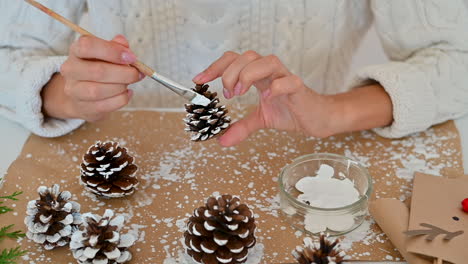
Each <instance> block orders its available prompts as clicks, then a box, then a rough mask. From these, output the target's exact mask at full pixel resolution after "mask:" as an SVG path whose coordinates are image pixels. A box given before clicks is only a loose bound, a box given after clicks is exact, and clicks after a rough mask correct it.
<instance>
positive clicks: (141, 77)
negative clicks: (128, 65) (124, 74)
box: [138, 72, 145, 80]
mask: <svg viewBox="0 0 468 264" xmlns="http://www.w3.org/2000/svg"><path fill="white" fill-rule="evenodd" d="M138 75H139V76H138V78H140V80H143V78H145V75H144V74H143V73H141V72H139V73H138Z"/></svg>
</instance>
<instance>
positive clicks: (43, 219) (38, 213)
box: [24, 184, 81, 250]
mask: <svg viewBox="0 0 468 264" xmlns="http://www.w3.org/2000/svg"><path fill="white" fill-rule="evenodd" d="M37 191H38V193H39V199H38V200H31V201H29V203H28V205H27V209H26V214H27V216H26V218H25V219H24V223H25V224H26V226H27V227H28V231H27V232H26V236H27V237H28V238H29V239H31V240H33V241H34V242H36V243H39V244H42V245H43V246H44V248H45V249H47V250H51V249H54V248H55V247H61V246H65V245H67V244H68V242H69V241H70V237H71V235H72V233H73V231H74V230H76V229H77V226H78V225H79V224H81V215H80V205H79V204H78V203H77V202H74V201H70V198H71V193H70V192H68V191H64V192H60V186H59V185H58V184H54V185H53V186H52V187H50V188H48V187H46V186H41V187H39V188H38V190H37Z"/></svg>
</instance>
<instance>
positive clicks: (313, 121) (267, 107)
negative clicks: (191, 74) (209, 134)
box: [193, 51, 339, 146]
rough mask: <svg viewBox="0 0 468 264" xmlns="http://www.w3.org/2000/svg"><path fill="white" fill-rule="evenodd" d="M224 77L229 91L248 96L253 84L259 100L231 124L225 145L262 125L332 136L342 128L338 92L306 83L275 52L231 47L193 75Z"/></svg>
mask: <svg viewBox="0 0 468 264" xmlns="http://www.w3.org/2000/svg"><path fill="white" fill-rule="evenodd" d="M218 77H221V78H222V82H223V86H224V90H223V93H224V96H225V97H226V98H227V99H230V98H232V97H233V96H242V95H243V94H245V93H246V92H247V91H248V90H249V89H250V87H251V86H252V85H253V86H255V87H256V88H257V90H258V92H259V103H258V106H257V107H256V108H255V110H254V111H253V112H252V113H250V114H249V115H248V116H247V117H246V118H244V119H242V120H239V121H237V122H235V123H234V124H232V125H231V127H230V128H229V129H228V130H227V131H226V133H225V134H224V135H222V136H221V137H220V138H219V142H220V144H221V145H223V146H232V145H236V144H238V143H240V142H241V141H243V140H244V139H246V138H247V137H248V136H249V135H250V134H251V133H253V132H255V131H257V130H259V129H262V128H274V129H278V130H288V131H296V132H302V133H305V134H307V135H310V136H315V137H326V136H330V135H332V134H334V133H335V132H336V129H337V125H338V122H337V119H338V118H337V116H339V115H337V114H336V113H337V108H336V106H335V104H334V102H333V98H332V97H329V96H324V95H320V94H318V93H316V92H314V91H313V90H312V89H309V88H308V87H306V86H305V85H304V83H303V81H302V80H301V78H300V77H298V76H296V75H294V74H292V73H291V72H290V71H289V70H288V69H287V68H286V67H285V66H284V65H283V63H282V62H281V61H280V60H279V59H278V57H276V56H274V55H269V56H261V55H259V54H258V53H256V52H254V51H247V52H245V53H243V54H237V53H235V52H230V51H229V52H226V53H224V54H223V56H221V57H220V58H219V59H218V60H216V61H215V62H214V63H213V64H211V65H210V66H209V67H208V68H207V69H206V70H204V71H203V72H202V73H200V74H198V75H197V76H196V77H195V78H194V79H193V81H194V82H195V83H198V84H201V83H206V82H210V81H212V80H214V79H216V78H218Z"/></svg>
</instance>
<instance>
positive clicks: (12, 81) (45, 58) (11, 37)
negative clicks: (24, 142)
mask: <svg viewBox="0 0 468 264" xmlns="http://www.w3.org/2000/svg"><path fill="white" fill-rule="evenodd" d="M41 2H42V3H43V4H44V5H46V6H48V7H50V8H52V9H53V10H55V11H57V12H59V13H61V14H62V15H64V16H65V17H67V18H69V19H71V20H73V21H74V22H77V21H78V20H79V18H80V17H81V15H82V13H83V10H84V5H85V1H84V0H71V1H55V0H46V1H41ZM0 10H2V14H3V15H2V16H1V17H0V32H2V37H1V38H0V61H1V62H2V63H1V65H0V82H1V83H2V85H1V86H0V94H1V96H0V115H3V116H5V117H6V118H8V119H11V120H13V121H16V122H18V123H20V124H22V125H23V126H25V127H26V128H27V129H29V130H30V131H31V132H32V133H34V134H37V135H39V136H44V137H56V136H61V135H64V134H66V133H68V132H70V131H72V130H73V129H76V128H77V127H79V126H80V125H81V124H82V123H83V121H82V120H75V119H70V120H62V119H55V118H49V117H45V116H44V115H43V114H42V101H41V90H42V87H43V86H44V85H45V84H47V82H48V81H49V80H50V78H51V76H52V75H53V74H54V73H56V72H58V71H59V69H60V66H61V65H62V63H63V62H64V61H65V59H66V58H67V57H66V54H67V52H68V46H69V45H70V43H71V42H72V41H73V38H74V34H73V32H72V31H71V30H69V29H68V28H66V27H65V26H63V25H62V24H60V23H59V22H56V21H55V20H53V19H51V18H50V17H48V16H47V15H45V14H43V13H42V12H41V11H39V10H37V9H35V8H34V7H31V6H29V5H28V4H27V3H26V2H24V1H1V2H0ZM11 21H15V23H11Z"/></svg>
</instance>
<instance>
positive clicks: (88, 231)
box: [70, 209, 136, 264]
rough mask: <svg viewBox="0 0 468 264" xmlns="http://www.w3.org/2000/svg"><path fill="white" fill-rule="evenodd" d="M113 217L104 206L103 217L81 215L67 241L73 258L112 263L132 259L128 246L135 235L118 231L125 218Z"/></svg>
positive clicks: (133, 241) (88, 261) (105, 263)
mask: <svg viewBox="0 0 468 264" xmlns="http://www.w3.org/2000/svg"><path fill="white" fill-rule="evenodd" d="M113 216H114V212H113V211H112V210H110V209H106V211H105V212H104V215H103V216H102V217H100V216H98V215H95V214H92V213H86V214H83V224H82V225H81V226H80V229H79V230H77V231H76V232H75V233H73V235H72V237H71V242H70V249H71V251H72V253H73V257H74V258H75V259H76V260H78V263H85V264H91V263H92V264H114V263H125V262H127V261H129V260H131V259H132V254H131V253H130V251H128V248H129V247H130V246H132V245H133V244H134V243H135V240H136V238H135V237H134V236H132V235H130V234H120V230H121V229H122V227H123V225H124V224H123V223H124V217H123V216H122V215H119V216H116V217H114V218H112V217H113Z"/></svg>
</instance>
